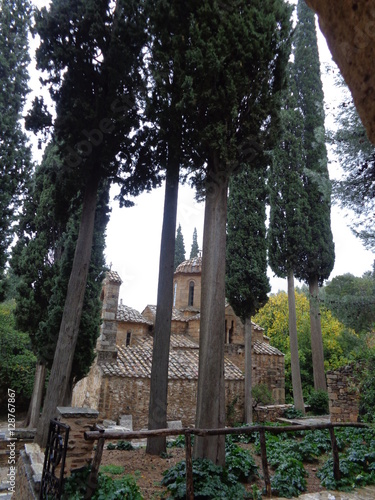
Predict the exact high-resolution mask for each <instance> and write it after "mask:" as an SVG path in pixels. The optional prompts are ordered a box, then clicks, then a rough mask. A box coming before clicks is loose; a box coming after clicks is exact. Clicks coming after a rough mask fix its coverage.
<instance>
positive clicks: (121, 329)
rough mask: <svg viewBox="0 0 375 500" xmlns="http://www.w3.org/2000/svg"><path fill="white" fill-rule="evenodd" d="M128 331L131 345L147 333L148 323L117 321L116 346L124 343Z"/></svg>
mask: <svg viewBox="0 0 375 500" xmlns="http://www.w3.org/2000/svg"><path fill="white" fill-rule="evenodd" d="M128 332H130V334H131V335H130V344H129V346H132V345H134V344H136V343H137V341H136V339H139V338H142V337H144V336H146V335H148V334H149V325H146V324H142V323H125V322H124V321H119V322H118V323H117V335H116V344H117V345H118V346H123V345H126V338H127V335H128Z"/></svg>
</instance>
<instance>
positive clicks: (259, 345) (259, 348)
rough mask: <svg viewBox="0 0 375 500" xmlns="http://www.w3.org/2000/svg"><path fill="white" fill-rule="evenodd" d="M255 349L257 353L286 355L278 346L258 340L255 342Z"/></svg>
mask: <svg viewBox="0 0 375 500" xmlns="http://www.w3.org/2000/svg"><path fill="white" fill-rule="evenodd" d="M253 349H254V352H255V354H268V355H270V356H285V354H283V353H282V352H281V351H279V350H278V349H276V347H272V346H271V345H269V344H266V343H265V342H259V341H258V340H256V341H255V342H254V344H253Z"/></svg>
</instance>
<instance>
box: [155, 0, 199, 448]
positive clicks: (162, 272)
mask: <svg viewBox="0 0 375 500" xmlns="http://www.w3.org/2000/svg"><path fill="white" fill-rule="evenodd" d="M194 7H195V3H194V2H190V1H188V2H180V1H178V0H168V1H167V2H166V1H164V0H148V1H147V2H146V14H147V18H148V21H149V22H148V34H149V41H148V45H149V54H150V57H149V60H148V64H147V70H148V71H149V74H150V88H151V92H150V99H148V102H147V104H148V105H147V106H146V112H145V115H146V118H145V119H146V121H147V122H149V123H151V124H152V125H151V127H150V135H149V137H148V140H149V139H150V138H151V141H152V140H154V145H153V147H152V148H151V149H152V150H153V151H154V152H155V155H156V158H157V163H158V164H159V165H161V167H162V168H164V169H165V172H166V174H165V197H164V212H163V227H162V236H161V248H160V260H159V280H158V293H157V308H156V316H155V327H154V342H153V354H152V367H151V382H150V405H149V415H148V428H149V429H158V428H165V427H166V425H167V395H168V363H169V346H170V334H171V320H172V306H173V274H174V255H175V234H176V222H177V199H178V188H179V178H180V169H181V168H183V167H187V166H189V165H192V164H193V161H192V159H193V158H194V148H193V146H192V144H193V142H192V141H191V139H190V140H189V139H188V138H187V136H189V133H186V132H187V129H186V126H185V125H184V115H185V106H184V104H183V102H182V101H183V95H184V89H183V84H184V81H185V78H186V74H185V66H186V64H185V60H186V51H187V45H188V43H189V31H188V30H189V23H188V22H187V20H188V19H189V18H190V14H191V10H192V9H194ZM165 448H166V439H165V437H162V436H161V437H153V438H148V440H147V448H146V451H147V453H151V454H155V455H160V453H161V452H163V451H165Z"/></svg>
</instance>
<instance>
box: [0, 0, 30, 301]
mask: <svg viewBox="0 0 375 500" xmlns="http://www.w3.org/2000/svg"><path fill="white" fill-rule="evenodd" d="M29 24H30V4H29V2H28V0H1V1H0V134H1V135H0V172H1V187H0V298H4V296H3V293H4V289H3V286H4V285H5V282H4V281H3V279H2V278H3V277H4V268H5V264H6V262H7V259H8V248H9V245H10V242H11V240H12V237H13V230H12V223H13V222H14V220H15V213H16V212H17V208H18V206H19V204H20V196H21V193H22V192H23V190H24V187H25V181H26V179H27V177H28V175H29V173H30V169H31V162H30V151H29V148H28V147H27V145H26V143H27V140H26V136H25V134H24V133H23V131H22V128H21V122H20V120H21V118H22V115H21V113H22V109H23V106H24V103H25V99H26V95H27V93H28V78H29V76H28V71H27V66H28V63H29V54H28V40H27V36H28V32H29Z"/></svg>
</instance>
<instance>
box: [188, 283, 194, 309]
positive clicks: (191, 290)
mask: <svg viewBox="0 0 375 500" xmlns="http://www.w3.org/2000/svg"><path fill="white" fill-rule="evenodd" d="M188 305H189V306H192V305H194V281H190V283H189V302H188Z"/></svg>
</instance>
